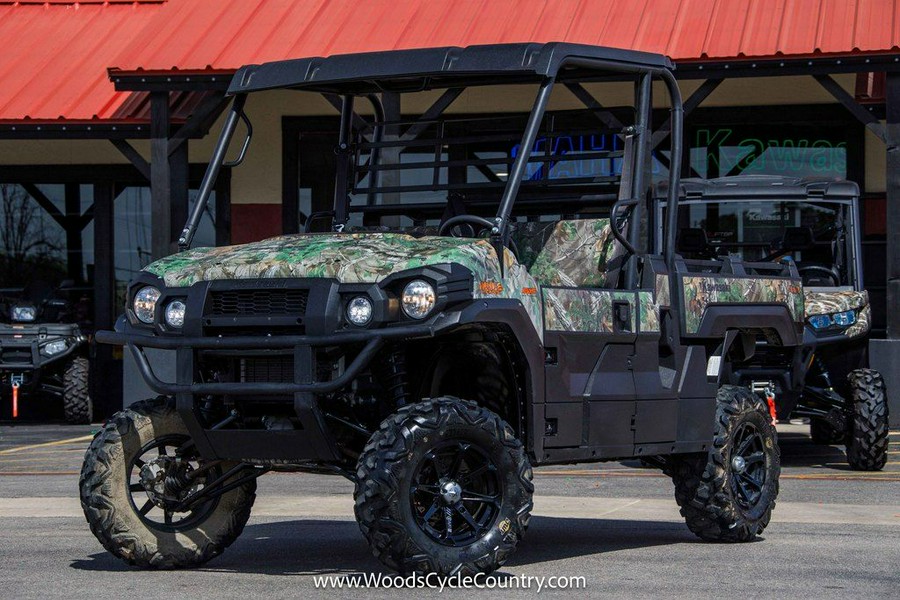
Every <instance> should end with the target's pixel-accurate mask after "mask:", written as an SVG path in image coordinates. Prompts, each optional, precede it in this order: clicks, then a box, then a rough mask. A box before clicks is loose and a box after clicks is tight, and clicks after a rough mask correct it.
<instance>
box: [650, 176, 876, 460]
mask: <svg viewBox="0 0 900 600" xmlns="http://www.w3.org/2000/svg"><path fill="white" fill-rule="evenodd" d="M681 190H682V199H681V202H680V204H679V210H678V212H679V216H678V228H679V234H678V236H677V237H678V242H677V245H676V248H677V250H678V252H679V253H681V254H682V256H686V257H692V258H697V259H705V260H710V261H718V260H722V259H723V257H726V256H732V257H736V258H737V259H739V260H755V261H760V262H766V261H773V262H791V263H793V264H795V265H796V267H797V272H798V273H799V274H800V277H801V278H802V280H803V294H804V305H805V312H806V329H805V331H804V339H803V345H804V351H803V352H802V353H798V355H797V357H796V358H797V360H795V361H793V362H792V363H788V364H785V363H784V361H783V356H782V352H781V351H780V349H779V348H776V349H775V350H776V351H775V354H774V356H770V355H769V345H768V344H767V342H766V340H764V339H760V340H758V341H757V351H756V353H755V356H754V357H753V359H752V360H750V361H748V362H747V363H746V364H745V365H743V366H742V367H741V369H740V371H739V372H738V374H737V377H738V382H739V383H741V384H742V385H748V386H750V387H752V388H755V389H756V390H761V391H765V390H766V389H768V391H769V394H770V395H771V396H774V400H775V405H776V407H777V414H778V418H779V419H788V418H791V417H793V418H806V419H809V421H810V432H811V434H812V439H813V442H815V443H817V444H843V445H845V446H846V448H847V462H848V463H849V464H850V466H851V467H852V468H854V469H857V470H861V471H876V470H880V469H882V468H883V467H884V465H885V464H886V463H887V450H888V399H887V392H886V389H885V385H884V378H883V377H882V376H881V373H879V372H878V371H876V370H874V369H870V368H869V361H868V353H867V349H868V341H869V340H868V338H869V329H870V328H871V321H872V308H871V306H870V304H869V294H868V293H867V292H866V290H865V288H864V287H863V278H862V252H861V245H860V219H859V207H858V204H857V203H858V201H859V187H858V186H857V185H856V184H855V183H853V182H850V181H836V180H834V179H822V178H818V179H814V178H813V179H799V178H794V177H775V176H764V175H747V176H740V177H725V178H721V179H712V180H701V179H686V180H682V182H681ZM666 195H667V190H665V189H664V188H663V189H660V191H659V194H657V203H658V208H657V210H659V211H661V208H660V207H662V206H663V205H664V203H665V198H666ZM660 214H661V212H660ZM658 243H659V244H662V238H658ZM658 247H662V246H661V245H660V246H658Z"/></svg>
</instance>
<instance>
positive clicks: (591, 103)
mask: <svg viewBox="0 0 900 600" xmlns="http://www.w3.org/2000/svg"><path fill="white" fill-rule="evenodd" d="M565 86H566V89H568V90H569V91H570V92H572V95H573V96H575V97H576V98H577V99H578V100H579V101H580V102H581V103H582V104H584V106H585V107H586V108H588V109H590V110H592V111H593V114H594V116H595V117H597V118H598V119H600V122H601V123H603V124H604V125H606V126H607V127H609V128H610V129H624V128H625V125H624V124H623V123H622V121H620V120H619V119H618V117H616V115H614V114H612V112H610V111H609V110H607V109H606V107H604V106H603V105H602V104H600V102H599V101H598V100H597V99H596V98H594V96H593V95H592V94H591V93H590V92H589V91H587V90H586V89H585V88H584V87H583V86H582V85H581V84H580V83H575V82H569V83H567V84H565Z"/></svg>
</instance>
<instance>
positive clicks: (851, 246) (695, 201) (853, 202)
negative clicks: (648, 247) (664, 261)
mask: <svg viewBox="0 0 900 600" xmlns="http://www.w3.org/2000/svg"><path fill="white" fill-rule="evenodd" d="M735 192H736V195H734V196H727V197H718V196H717V197H712V198H683V197H682V198H681V200H680V201H679V203H678V209H679V211H681V210H682V209H685V208H687V207H690V206H693V205H703V204H746V205H751V204H758V203H764V202H765V203H771V202H785V203H798V204H799V203H804V204H834V205H836V206H838V207H839V210H842V211H844V215H843V220H844V225H843V232H842V233H843V239H844V248H843V251H844V253H845V256H846V257H847V258H846V260H845V264H844V269H843V270H844V271H845V272H846V277H847V283H844V284H842V285H841V286H837V287H846V286H849V287H852V288H853V290H855V291H861V290H862V289H863V267H862V240H861V239H860V235H859V231H860V226H861V222H860V216H859V200H858V198H828V197H822V196H795V195H788V194H785V195H784V196H783V197H779V196H777V195H773V196H771V197H765V198H760V197H758V196H749V195H748V196H745V197H740V196H739V195H737V194H738V193H739V190H735ZM653 212H654V215H653V218H654V222H656V223H659V222H661V219H662V218H663V217H664V215H665V213H666V201H665V200H662V199H659V198H657V199H656V200H655V206H654V211H653ZM677 222H678V221H677V216H676V223H677ZM836 235H838V236H839V235H840V232H836ZM654 238H655V239H654V244H655V247H656V248H660V247H661V244H662V232H661V231H660V230H659V228H656V235H655V236H654ZM842 275H843V273H842Z"/></svg>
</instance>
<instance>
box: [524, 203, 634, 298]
mask: <svg viewBox="0 0 900 600" xmlns="http://www.w3.org/2000/svg"><path fill="white" fill-rule="evenodd" d="M615 242H616V239H615V237H613V234H612V228H611V226H610V224H609V219H576V220H567V221H559V222H558V223H556V225H555V226H554V228H553V231H552V233H551V234H550V236H549V238H547V241H546V243H545V244H544V246H543V248H542V249H541V251H540V252H539V253H538V255H537V257H536V258H535V259H534V264H533V265H532V266H531V269H530V271H531V274H532V275H534V278H535V279H536V280H537V281H538V283H540V284H541V285H551V286H563V287H604V286H606V285H607V283H608V282H607V277H606V265H607V264H608V263H609V261H610V260H611V259H612V258H613V257H614V256H615V254H616V253H617V252H618V251H620V248H619V244H617V243H615ZM526 264H527V263H526Z"/></svg>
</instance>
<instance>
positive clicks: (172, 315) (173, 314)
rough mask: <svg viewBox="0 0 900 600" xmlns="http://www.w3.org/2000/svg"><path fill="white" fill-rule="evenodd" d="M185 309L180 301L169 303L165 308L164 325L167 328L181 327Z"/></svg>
mask: <svg viewBox="0 0 900 600" xmlns="http://www.w3.org/2000/svg"><path fill="white" fill-rule="evenodd" d="M186 308H187V307H186V306H185V305H184V302H182V301H181V300H172V301H171V302H169V304H168V306H166V325H168V326H169V327H181V326H182V325H184V311H185V310H186Z"/></svg>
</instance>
